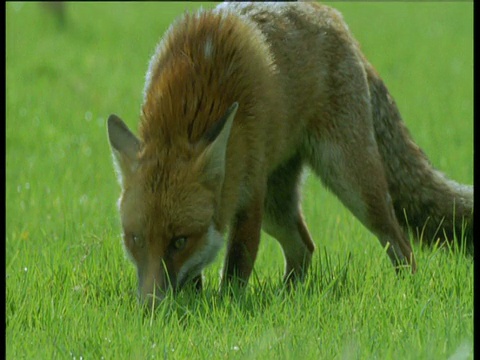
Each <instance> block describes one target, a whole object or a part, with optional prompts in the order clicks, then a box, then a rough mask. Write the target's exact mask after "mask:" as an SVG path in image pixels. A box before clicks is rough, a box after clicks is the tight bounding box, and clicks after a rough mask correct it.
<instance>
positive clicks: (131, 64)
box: [5, 2, 473, 360]
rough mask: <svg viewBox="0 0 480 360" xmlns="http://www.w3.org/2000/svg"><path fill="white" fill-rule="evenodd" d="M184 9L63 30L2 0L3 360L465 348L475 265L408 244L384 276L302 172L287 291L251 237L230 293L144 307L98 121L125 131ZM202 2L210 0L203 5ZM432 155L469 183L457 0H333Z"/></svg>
mask: <svg viewBox="0 0 480 360" xmlns="http://www.w3.org/2000/svg"><path fill="white" fill-rule="evenodd" d="M198 6H199V5H198V4H196V3H166V4H165V3H163V4H161V3H139V4H135V3H121V4H114V3H99V4H94V3H70V4H68V5H67V9H66V10H67V14H66V15H67V17H66V20H67V21H66V23H65V26H64V27H61V26H59V24H58V23H57V22H56V19H55V17H54V15H53V14H51V13H48V12H47V11H46V10H45V9H44V8H42V6H40V5H39V4H37V3H7V4H6V80H7V85H6V90H7V93H6V104H7V105H6V214H7V215H6V244H5V247H6V264H5V271H6V280H5V282H6V345H7V347H6V355H7V358H9V359H57V358H58V359H68V358H71V359H147V358H152V359H153V358H154V359H158V358H163V359H185V358H188V359H265V358H267V359H297V358H302V359H452V360H458V359H471V358H473V259H472V257H470V256H468V255H465V254H462V253H461V252H456V253H451V252H449V251H446V250H439V249H432V250H428V249H425V250H423V249H420V248H419V247H418V246H416V247H415V251H416V255H417V261H418V265H419V271H418V273H417V274H416V275H415V276H407V277H405V278H398V277H396V276H395V273H394V271H393V270H392V268H391V265H390V263H389V260H388V258H387V256H386V255H385V254H384V253H383V251H382V249H381V247H380V246H379V243H378V241H377V239H376V238H375V237H374V236H373V235H371V234H370V233H369V232H368V231H367V230H365V229H364V228H363V227H362V225H361V224H360V223H359V222H358V221H357V220H356V219H355V218H353V217H352V215H350V213H348V211H346V210H345V209H344V208H343V207H342V205H341V204H340V203H339V202H338V201H337V200H336V199H335V198H334V197H333V196H332V195H331V194H330V193H328V192H327V191H326V190H324V189H323V188H322V187H321V186H320V184H319V182H318V181H316V179H314V178H313V177H308V178H307V181H306V185H305V189H304V209H305V216H306V219H307V222H308V224H309V227H310V230H311V233H312V235H313V236H314V238H315V242H316V244H317V251H316V254H315V257H314V268H313V269H312V272H311V274H310V276H309V277H308V280H307V282H306V283H305V284H304V285H303V286H301V287H299V288H298V289H297V290H296V291H294V292H292V293H290V294H287V293H285V291H284V289H283V288H282V285H281V275H282V269H283V258H282V254H281V251H280V248H279V246H278V244H277V243H276V242H275V241H274V240H272V239H270V238H268V237H267V236H264V237H263V240H262V244H261V248H260V253H259V256H258V260H257V263H256V268H255V274H254V276H253V277H252V279H251V282H250V285H249V287H248V290H247V292H246V293H245V294H244V295H243V296H239V297H238V298H219V297H218V296H217V290H218V283H219V276H218V274H219V271H220V268H221V264H222V256H220V257H219V258H218V259H217V261H216V262H215V263H214V264H213V265H212V266H211V267H209V268H208V269H207V271H206V272H205V275H206V289H205V291H204V292H203V293H202V294H201V295H197V296H194V295H193V294H191V293H188V292H183V293H181V294H180V296H179V297H178V298H176V299H172V298H167V299H166V300H165V301H164V303H163V304H162V306H161V307H160V308H159V309H158V311H157V312H155V313H153V314H150V315H144V314H143V313H142V312H141V311H140V309H139V307H138V304H137V300H136V293H135V289H136V275H135V269H134V267H133V265H131V264H130V263H129V262H128V261H127V259H126V258H125V256H124V253H123V249H122V245H121V239H120V223H119V219H118V214H117V212H116V206H115V202H116V199H117V197H118V195H119V186H118V185H117V182H116V179H115V176H114V172H113V166H112V164H111V155H110V149H109V146H108V142H107V137H106V128H105V121H106V118H107V117H108V115H109V114H110V113H113V112H114V113H117V114H118V115H120V116H121V117H122V118H124V119H125V120H126V122H127V123H128V124H129V126H130V127H132V128H134V129H135V128H136V123H137V120H138V113H139V109H140V102H141V98H142V89H143V81H144V76H145V72H146V69H147V64H148V60H149V58H150V56H151V55H152V53H153V51H154V48H155V45H156V43H157V42H158V40H159V39H160V37H161V34H162V33H163V32H164V31H165V29H166V28H167V26H168V25H169V24H170V22H171V21H172V20H173V19H174V18H175V17H176V16H178V15H179V14H181V12H182V11H183V9H185V8H190V9H193V8H196V7H198ZM205 6H206V7H211V6H212V4H208V5H205ZM333 6H335V7H336V8H338V9H339V10H341V11H342V12H343V14H344V17H345V19H346V21H347V22H348V24H349V26H350V29H351V30H352V31H353V33H354V34H355V36H356V38H357V39H358V40H359V42H360V43H361V45H362V49H363V51H364V52H365V54H366V55H367V58H369V60H370V61H371V62H372V63H373V64H374V65H375V67H376V68H377V70H378V71H379V73H380V74H381V75H382V77H383V79H384V80H385V82H386V84H387V86H388V87H389V89H390V91H391V93H392V94H393V96H394V97H395V99H396V101H397V103H398V105H399V107H400V110H401V112H402V114H403V117H404V119H405V122H406V123H407V125H408V127H409V129H410V131H411V133H412V135H413V137H414V138H415V140H416V141H417V142H418V143H419V145H420V146H421V147H422V148H423V150H424V151H425V152H426V153H427V154H428V155H429V157H430V159H431V161H432V163H433V164H434V165H435V166H436V167H437V168H439V169H440V170H442V171H444V172H445V173H446V174H448V175H449V176H450V177H452V178H453V179H455V180H458V181H460V182H464V183H468V184H472V182H473V3H469V2H458V3H443V2H438V3H422V4H416V3H413V2H407V3H364V4H362V3H340V2H335V3H333Z"/></svg>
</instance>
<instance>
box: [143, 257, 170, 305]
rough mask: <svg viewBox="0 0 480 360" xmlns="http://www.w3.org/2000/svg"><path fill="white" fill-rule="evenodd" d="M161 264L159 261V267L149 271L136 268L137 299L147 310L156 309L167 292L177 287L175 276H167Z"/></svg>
mask: <svg viewBox="0 0 480 360" xmlns="http://www.w3.org/2000/svg"><path fill="white" fill-rule="evenodd" d="M162 263H163V262H162V261H159V264H160V266H156V267H151V268H150V269H148V268H147V269H143V268H141V267H138V299H139V302H140V304H142V305H144V306H146V307H148V308H152V307H156V306H157V305H158V304H160V302H161V301H162V300H163V299H164V298H165V297H166V295H167V293H168V292H171V291H172V290H175V289H176V287H177V286H176V280H175V276H171V275H169V274H168V273H167V272H166V271H165V269H164V266H162Z"/></svg>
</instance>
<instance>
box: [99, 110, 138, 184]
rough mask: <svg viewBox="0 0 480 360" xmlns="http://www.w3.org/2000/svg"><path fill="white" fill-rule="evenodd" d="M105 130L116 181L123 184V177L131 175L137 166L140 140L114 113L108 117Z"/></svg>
mask: <svg viewBox="0 0 480 360" xmlns="http://www.w3.org/2000/svg"><path fill="white" fill-rule="evenodd" d="M107 131H108V140H109V141H110V147H111V148H112V154H113V160H114V161H113V163H114V165H115V170H116V172H117V177H118V181H119V183H120V185H123V179H124V178H125V177H128V176H129V175H131V174H132V173H133V172H134V171H135V169H136V167H137V164H138V160H137V154H138V152H139V151H140V147H141V142H140V140H138V139H137V137H136V136H135V135H134V134H133V133H132V132H131V131H130V130H129V129H128V127H127V125H125V123H124V122H123V121H122V120H121V119H120V118H119V117H118V116H116V115H110V116H109V117H108V120H107Z"/></svg>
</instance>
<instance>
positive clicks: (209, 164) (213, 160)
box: [202, 102, 238, 186]
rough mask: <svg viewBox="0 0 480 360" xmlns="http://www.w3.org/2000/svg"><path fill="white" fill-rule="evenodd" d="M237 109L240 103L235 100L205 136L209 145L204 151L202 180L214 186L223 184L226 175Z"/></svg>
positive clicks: (204, 138)
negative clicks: (228, 149)
mask: <svg viewBox="0 0 480 360" xmlns="http://www.w3.org/2000/svg"><path fill="white" fill-rule="evenodd" d="M237 109H238V103H237V102H234V103H233V104H232V106H230V107H229V108H228V110H227V111H226V113H225V115H223V117H222V118H221V119H220V120H219V121H218V122H217V123H216V124H215V125H214V126H213V127H212V128H211V129H209V130H208V131H207V133H206V134H205V135H204V137H203V140H204V141H206V142H207V143H209V145H208V146H207V147H206V149H205V150H204V151H203V156H202V160H203V161H202V162H203V164H204V167H203V172H202V180H203V181H205V182H207V183H209V184H212V185H214V186H218V185H221V183H222V182H223V179H224V177H225V157H226V154H227V144H228V139H229V137H230V131H231V129H232V123H233V119H234V118H235V114H236V113H237Z"/></svg>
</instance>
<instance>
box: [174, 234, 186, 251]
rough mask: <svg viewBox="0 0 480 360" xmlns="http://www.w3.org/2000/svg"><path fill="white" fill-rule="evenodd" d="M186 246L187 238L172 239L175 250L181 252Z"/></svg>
mask: <svg viewBox="0 0 480 360" xmlns="http://www.w3.org/2000/svg"><path fill="white" fill-rule="evenodd" d="M186 244H187V238H186V237H185V236H179V237H177V238H174V239H173V243H172V245H173V247H174V248H175V250H182V249H183V248H184V247H185V245H186Z"/></svg>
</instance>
